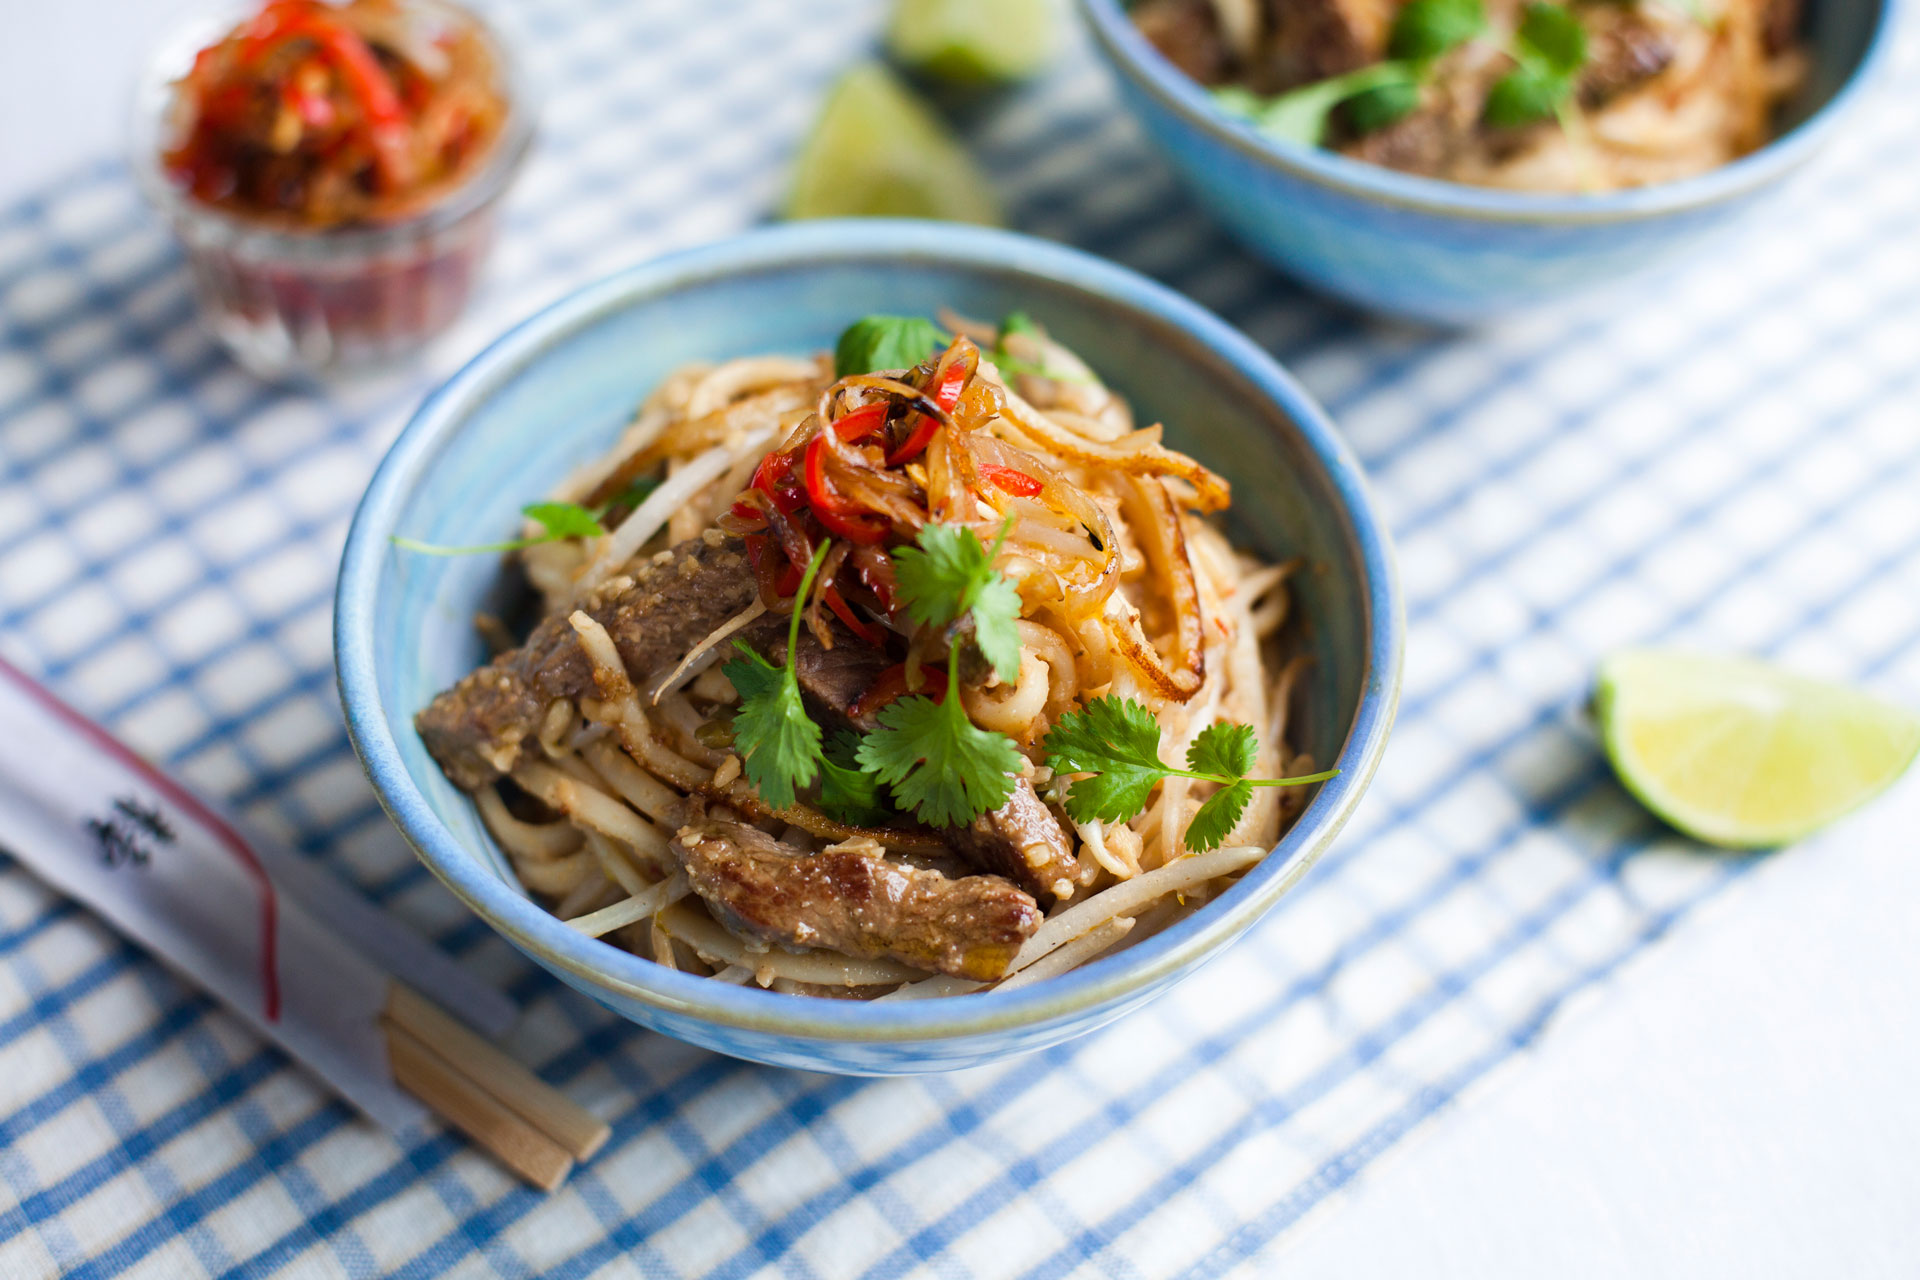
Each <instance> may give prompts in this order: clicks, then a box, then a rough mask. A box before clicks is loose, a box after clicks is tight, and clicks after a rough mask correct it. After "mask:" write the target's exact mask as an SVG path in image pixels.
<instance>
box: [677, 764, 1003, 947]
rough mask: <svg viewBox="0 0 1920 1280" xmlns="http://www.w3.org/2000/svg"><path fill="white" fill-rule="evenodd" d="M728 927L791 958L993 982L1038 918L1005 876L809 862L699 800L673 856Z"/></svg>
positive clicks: (809, 857) (851, 860)
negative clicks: (845, 960) (794, 951)
mask: <svg viewBox="0 0 1920 1280" xmlns="http://www.w3.org/2000/svg"><path fill="white" fill-rule="evenodd" d="M670 847H671V849H672V850H673V854H674V856H675V857H676V858H678V859H679V860H680V864H681V866H683V867H684V868H685V869H686V872H687V880H688V882H689V883H690V884H692V886H693V891H694V892H695V893H697V894H699V895H700V897H701V899H702V900H703V901H704V902H706V904H707V906H708V907H710V908H711V909H712V910H713V912H714V914H715V915H716V916H717V917H719V918H720V919H721V920H722V921H723V922H724V923H726V924H727V925H728V926H729V927H731V928H733V929H735V930H737V931H739V932H743V933H748V934H751V935H753V936H755V937H759V938H765V939H766V940H768V941H769V942H777V943H782V944H785V945H788V946H805V947H824V948H826V949H827V950H829V951H837V952H839V953H841V954H842V955H849V956H855V957H859V958H861V959H875V958H880V957H885V958H888V959H893V960H898V961H900V962H902V963H904V964H909V965H912V966H913V967H915V968H917V969H928V970H932V971H934V972H937V973H945V974H951V975H953V976H954V977H958V978H972V979H975V980H977V981H982V982H986V981H991V980H992V979H995V978H998V977H1000V976H1001V975H1002V974H1003V973H1005V972H1006V969H1007V965H1008V964H1009V963H1010V962H1011V961H1012V959H1013V957H1014V953H1015V952H1017V951H1019V949H1020V944H1021V943H1023V942H1025V941H1026V940H1027V939H1028V938H1030V937H1032V936H1033V931H1034V930H1035V929H1037V928H1039V927H1040V920H1041V915H1040V908H1039V907H1038V906H1037V905H1036V904H1035V903H1034V900H1033V899H1032V898H1031V897H1029V896H1028V895H1027V894H1025V893H1022V892H1021V891H1020V890H1019V889H1017V888H1015V887H1014V886H1013V885H1011V884H1009V883H1008V882H1007V881H1005V880H1003V879H1001V878H1000V877H998V876H964V877H962V878H960V879H957V880H955V879H949V878H947V877H946V876H944V875H942V874H940V873H939V872H938V871H926V870H921V869H919V868H916V867H909V866H904V865H902V864H900V863H897V862H892V861H889V860H888V859H886V858H884V857H881V856H879V855H878V854H877V853H876V854H865V853H859V852H855V851H853V850H845V849H842V850H822V851H821V852H819V853H806V852H804V851H802V850H799V849H795V848H793V847H792V846H791V845H786V844H782V843H781V842H780V841H778V840H776V839H774V838H773V837H772V836H770V835H768V834H766V833H765V832H763V831H761V830H760V829H759V828H757V827H751V826H748V825H746V824H745V823H741V822H729V821H726V820H724V819H720V818H715V817H711V816H709V815H708V814H707V812H706V806H705V805H704V804H702V803H701V802H700V801H698V800H694V801H691V802H690V803H689V804H688V816H687V822H686V825H684V826H682V827H681V828H680V830H679V832H678V833H677V834H676V835H675V836H674V839H673V843H672V845H671V846H670Z"/></svg>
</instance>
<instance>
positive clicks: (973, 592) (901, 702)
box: [855, 521, 1024, 827]
mask: <svg viewBox="0 0 1920 1280" xmlns="http://www.w3.org/2000/svg"><path fill="white" fill-rule="evenodd" d="M1011 523H1012V522H1011V521H1009V522H1007V523H1006V524H1003V525H1001V526H1000V536H999V537H998V538H996V539H994V543H993V546H992V548H991V549H989V548H988V547H986V546H983V545H982V544H981V542H980V538H979V535H977V534H975V533H974V531H973V530H971V529H968V528H965V527H963V526H960V525H947V524H929V525H927V526H926V527H925V528H923V529H921V530H920V534H919V536H918V537H917V538H916V539H915V545H914V546H910V547H901V548H900V549H898V550H897V551H895V552H894V553H893V573H894V583H895V593H896V596H897V598H898V599H899V600H900V602H901V603H902V604H903V605H905V607H906V609H907V614H908V616H909V617H911V618H912V619H913V620H914V621H915V622H917V623H919V624H921V625H922V626H933V627H945V628H947V631H948V636H947V689H946V696H945V697H944V698H942V699H940V700H938V701H936V700H935V699H933V698H930V697H928V696H927V695H925V694H914V695H912V696H910V697H905V698H898V699H895V700H894V701H893V702H891V703H889V704H888V705H887V707H886V709H885V710H883V711H881V712H880V715H879V721H880V727H879V728H878V729H876V730H874V731H873V732H872V733H869V734H867V735H866V737H864V738H862V739H861V740H860V746H859V749H858V751H857V752H856V753H855V758H856V760H858V762H859V763H860V765H861V766H862V767H863V768H866V769H869V770H871V771H872V772H873V774H874V775H875V776H876V777H878V778H879V779H880V780H881V781H882V782H884V783H886V784H887V786H888V787H889V788H891V789H892V791H893V794H894V798H895V799H896V800H898V801H899V802H900V804H901V806H902V807H903V808H906V809H910V810H912V811H913V813H914V814H915V815H916V816H917V817H918V818H919V819H920V820H921V821H922V822H925V823H927V824H928V825H929V826H935V827H955V826H960V825H962V824H963V823H967V822H971V821H972V820H973V819H975V818H977V817H979V816H980V815H981V814H983V813H987V812H990V811H992V810H994V809H998V808H999V807H1000V806H1001V805H1003V804H1005V803H1006V802H1007V797H1009V796H1011V795H1012V794H1013V788H1014V779H1015V777H1016V776H1018V774H1019V772H1020V767H1021V765H1022V764H1023V763H1024V760H1023V757H1022V756H1021V754H1020V749H1019V748H1018V747H1016V746H1015V745H1014V742H1013V739H1011V738H1009V737H1007V735H1006V734H1004V733H994V732H992V731H990V730H986V729H982V728H980V727H979V726H977V725H975V724H974V723H973V721H971V720H969V719H968V718H967V713H966V710H965V708H963V707H962V706H961V705H960V646H961V644H962V642H963V641H964V640H965V639H966V636H967V634H968V633H967V631H966V630H965V629H964V628H963V627H961V626H959V625H956V624H958V623H961V622H971V624H972V630H971V634H972V638H973V644H974V647H975V648H977V649H978V650H979V651H980V656H981V657H982V658H984V659H986V661H987V662H988V663H989V664H991V665H992V667H993V669H994V670H995V671H996V672H998V673H999V675H1000V678H1001V679H1003V680H1013V679H1017V678H1018V677H1019V674H1020V632H1019V628H1018V623H1019V619H1020V593H1019V592H1018V591H1016V590H1015V589H1014V586H1013V584H1012V583H1011V582H1009V581H1007V579H1006V578H1005V577H1004V576H1003V575H1002V574H1000V573H999V572H997V571H996V570H995V569H994V567H993V558H994V556H995V555H997V554H998V553H999V550H1000V546H1001V544H1002V543H1004V542H1005V541H1006V537H1007V531H1008V529H1009V528H1010V527H1011Z"/></svg>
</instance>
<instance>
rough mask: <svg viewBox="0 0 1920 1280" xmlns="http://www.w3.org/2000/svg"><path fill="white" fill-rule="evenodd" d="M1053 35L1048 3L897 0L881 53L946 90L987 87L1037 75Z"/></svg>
mask: <svg viewBox="0 0 1920 1280" xmlns="http://www.w3.org/2000/svg"><path fill="white" fill-rule="evenodd" d="M1058 35H1059V32H1058V30H1057V28H1056V25H1055V17H1054V10H1053V5H1052V4H1051V3H1050V2H1049V0H899V2H898V3H897V4H895V5H894V8H893V21H892V22H891V23H890V24H888V27H887V52H888V53H890V54H892V55H893V57H894V58H895V59H896V60H897V61H898V62H899V63H900V64H901V65H902V66H905V67H911V68H913V69H914V70H915V71H918V72H920V73H922V74H923V75H928V76H932V77H934V78H935V79H939V80H945V81H947V82H949V83H951V84H958V85H979V84H990V83H993V82H995V81H1002V80H1024V79H1026V78H1027V77H1028V76H1030V75H1032V74H1033V73H1034V72H1036V71H1038V70H1039V69H1040V68H1041V67H1042V66H1044V65H1045V64H1046V62H1047V59H1049V58H1050V57H1052V56H1053V50H1054V46H1055V43H1056V40H1057V38H1058Z"/></svg>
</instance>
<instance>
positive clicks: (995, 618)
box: [968, 573, 1020, 681]
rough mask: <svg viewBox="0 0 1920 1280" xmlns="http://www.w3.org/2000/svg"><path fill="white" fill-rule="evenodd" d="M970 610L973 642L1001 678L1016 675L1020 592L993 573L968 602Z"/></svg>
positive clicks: (1018, 653)
mask: <svg viewBox="0 0 1920 1280" xmlns="http://www.w3.org/2000/svg"><path fill="white" fill-rule="evenodd" d="M968 607H969V608H970V609H971V610H972V612H973V643H974V645H975V646H976V647H977V648H978V649H979V650H980V656H981V657H983V658H985V659H986V660H987V661H988V662H989V663H990V664H992V666H993V669H994V670H995V671H997V672H999V673H1000V678H1001V679H1002V680H1009V681H1011V680H1018V679H1019V678H1020V592H1019V590H1018V589H1017V588H1016V587H1015V586H1014V585H1013V584H1012V583H1011V582H1008V581H1007V580H1006V579H1005V578H1004V577H1002V576H1000V575H999V574H997V573H996V574H994V575H993V577H992V578H990V579H988V580H987V581H986V582H984V583H982V584H981V586H980V589H979V591H977V592H976V593H975V594H974V597H973V603H972V604H971V605H970V606H968Z"/></svg>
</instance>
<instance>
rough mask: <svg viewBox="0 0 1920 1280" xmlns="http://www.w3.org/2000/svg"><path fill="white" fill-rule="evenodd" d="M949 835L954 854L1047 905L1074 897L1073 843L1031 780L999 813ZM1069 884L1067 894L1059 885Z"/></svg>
mask: <svg viewBox="0 0 1920 1280" xmlns="http://www.w3.org/2000/svg"><path fill="white" fill-rule="evenodd" d="M946 834H947V844H948V846H949V847H950V848H952V849H953V851H954V852H956V853H958V854H959V855H960V856H961V857H963V858H965V859H966V860H967V861H968V862H970V863H972V864H973V865H974V866H976V867H978V868H980V869H981V870H982V871H987V872H991V873H992V874H994V875H998V876H1005V877H1006V878H1007V879H1009V880H1011V881H1013V882H1014V883H1015V884H1017V885H1019V886H1020V887H1021V888H1022V889H1025V890H1026V891H1027V892H1028V893H1031V894H1032V895H1033V896H1034V897H1035V898H1036V899H1038V900H1039V901H1040V902H1041V903H1042V904H1044V905H1051V904H1052V903H1053V901H1054V899H1055V898H1059V897H1065V896H1067V894H1071V893H1072V892H1073V886H1074V884H1075V883H1076V882H1077V881H1078V879H1079V876H1080V860H1079V859H1078V858H1076V857H1074V855H1073V841H1071V840H1069V839H1068V838H1067V833H1066V832H1065V831H1064V830H1063V829H1062V828H1061V826H1060V820H1059V819H1058V818H1056V817H1054V816H1053V810H1051V809H1049V808H1047V805H1046V802H1045V801H1043V800H1042V799H1041V798H1040V796H1039V793H1038V792H1036V791H1034V789H1033V784H1032V783H1030V782H1028V781H1027V780H1026V779H1025V778H1020V779H1018V780H1016V781H1015V783H1014V787H1013V795H1012V796H1011V797H1009V798H1008V800H1007V802H1006V803H1005V804H1003V805H1001V806H1000V807H999V808H998V809H995V810H994V811H993V812H992V813H983V814H981V815H980V816H979V817H977V818H975V819H974V820H973V821H972V822H970V823H968V824H967V825H966V826H964V827H954V828H953V829H951V830H950V831H948V832H947V833H946ZM1063 880H1064V881H1065V882H1066V894H1063V893H1061V892H1060V891H1059V887H1058V886H1059V885H1060V882H1061V881H1063Z"/></svg>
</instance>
